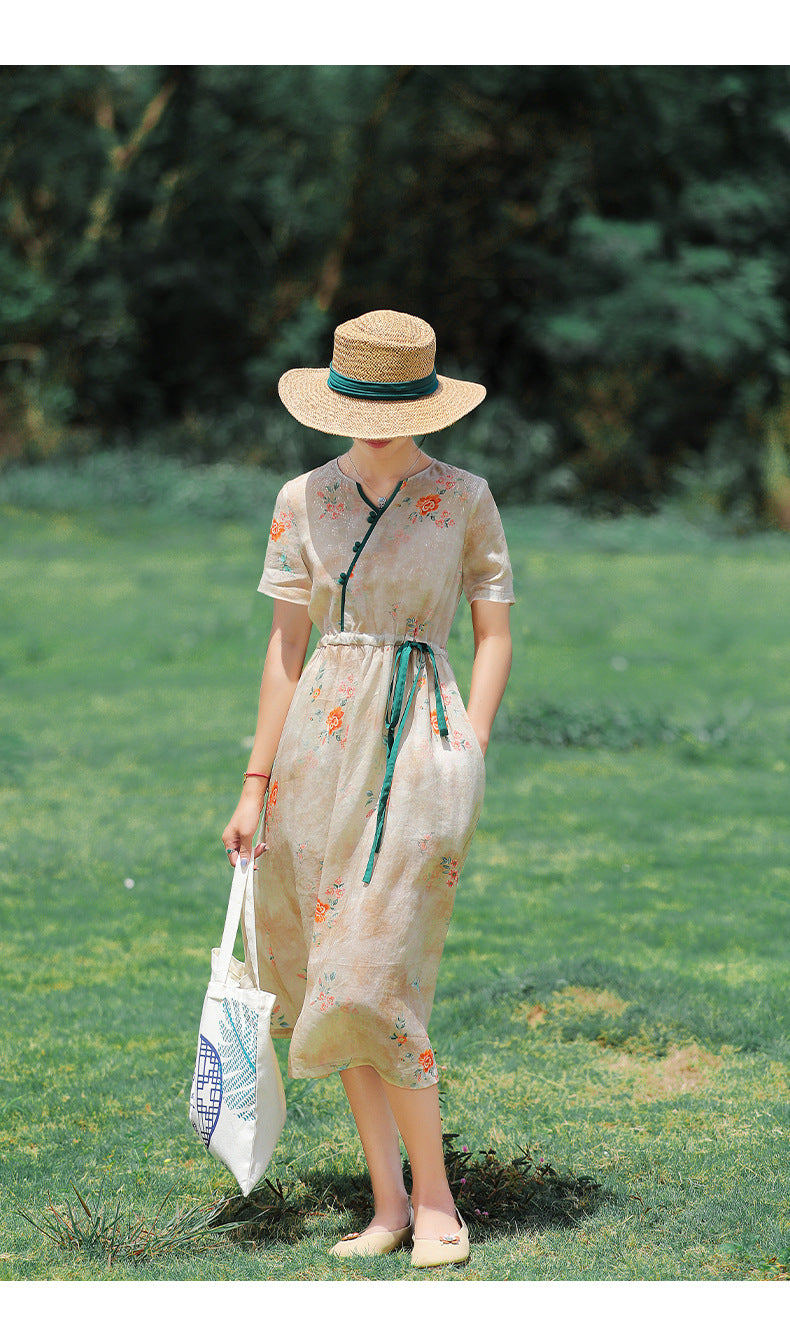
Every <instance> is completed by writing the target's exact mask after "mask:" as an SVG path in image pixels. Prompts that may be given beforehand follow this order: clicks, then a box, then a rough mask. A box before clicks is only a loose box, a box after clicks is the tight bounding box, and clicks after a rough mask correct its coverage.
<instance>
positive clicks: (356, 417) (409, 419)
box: [277, 367, 486, 441]
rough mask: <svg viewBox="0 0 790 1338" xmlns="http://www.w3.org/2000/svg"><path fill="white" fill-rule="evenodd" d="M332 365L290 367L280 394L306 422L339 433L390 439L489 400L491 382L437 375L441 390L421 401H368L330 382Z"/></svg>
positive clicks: (435, 427) (435, 428) (436, 426)
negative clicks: (484, 384) (487, 390)
mask: <svg viewBox="0 0 790 1338" xmlns="http://www.w3.org/2000/svg"><path fill="white" fill-rule="evenodd" d="M328 376H329V368H328V367H295V368H293V369H292V370H291V371H290V372H284V373H283V375H282V376H281V377H280V382H279V385H278V387H277V389H278V391H279V394H280V399H281V400H282V402H283V404H284V405H285V407H286V409H287V410H288V412H289V413H290V414H292V415H293V417H294V418H295V419H296V420H297V421H298V422H300V423H303V424H304V426H305V427H314V428H316V429H317V430H318V431H319V432H328V433H329V434H330V435H331V436H336V437H357V438H358V439H360V440H364V439H365V438H368V439H369V440H371V441H384V440H386V439H388V438H392V437H413V436H417V435H419V434H421V433H429V432H439V431H440V430H441V429H442V428H443V427H449V426H450V424H451V423H457V422H458V419H459V418H463V417H464V415H465V414H468V413H471V411H472V409H476V408H477V406H478V404H481V403H482V401H483V400H484V399H485V395H486V390H485V386H479V385H477V384H476V383H475V382H474V381H454V380H453V379H452V378H451V377H449V376H437V378H436V379H437V380H438V382H439V389H438V390H435V391H434V392H433V394H432V395H426V396H424V397H423V398H422V399H418V400H368V399H357V398H355V397H354V396H351V395H341V394H340V393H339V392H338V391H336V390H330V388H329V386H328V385H327V383H326V382H327V377H328Z"/></svg>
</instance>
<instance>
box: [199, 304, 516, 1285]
mask: <svg viewBox="0 0 790 1338" xmlns="http://www.w3.org/2000/svg"><path fill="white" fill-rule="evenodd" d="M435 349H436V340H435V336H434V333H433V330H432V329H431V327H430V326H429V325H427V324H426V323H425V322H424V321H421V320H419V319H417V318H416V317H414V316H408V315H405V314H403V313H400V312H393V311H375V312H369V313H368V314H367V315H365V316H361V317H359V318H358V319H356V320H352V321H348V322H346V323H345V324H343V325H340V326H338V328H337V330H336V332H335V340H334V354H333V359H332V364H331V366H330V367H329V368H319V369H295V370H292V371H289V372H286V373H285V374H284V376H283V377H282V378H281V380H280V385H279V392H280V397H281V399H282V401H283V403H284V404H285V406H286V408H287V409H288V410H289V412H290V413H292V414H293V415H294V417H295V418H297V419H298V421H299V422H300V423H303V424H305V425H307V426H309V427H313V428H317V429H319V430H321V431H323V432H329V433H334V434H336V435H338V436H343V437H346V438H350V439H351V445H350V447H349V449H348V450H346V451H345V452H344V453H343V454H342V455H341V456H339V457H338V458H337V459H333V460H331V461H330V462H329V463H328V464H326V465H323V466H322V467H321V468H319V469H315V470H313V471H311V472H310V473H308V474H305V475H302V476H301V477H300V478H298V479H294V480H292V481H291V482H290V483H287V484H286V485H285V487H284V488H283V489H282V490H281V492H280V494H279V497H278V499H277V502H276V505H275V511H274V518H273V521H272V526H271V532H270V538H269V544H268V548H267V553H266V561H265V566H264V572H263V577H262V580H261V584H260V587H259V588H260V590H261V591H263V592H264V593H266V594H268V595H271V596H273V598H274V601H275V602H274V614H273V620H272V631H271V637H270V641H269V647H268V651H267V655H266V661H265V665H264V670H263V677H262V681H261V692H260V703H259V713H258V725H257V731H256V734H255V742H254V744H253V748H252V753H251V756H250V761H249V767H248V770H247V772H246V773H245V779H244V785H243V790H242V796H241V799H240V802H239V805H238V807H237V809H236V812H235V813H234V815H233V817H232V818H231V820H230V822H229V824H228V826H227V827H226V829H225V832H224V835H223V842H224V844H225V848H226V850H227V853H228V857H229V859H230V861H231V863H232V864H234V865H235V862H236V860H237V859H238V858H241V859H249V858H250V854H251V843H252V837H253V834H254V832H255V829H256V826H257V822H258V818H259V815H260V813H261V811H262V807H263V804H264V802H265V803H266V816H265V823H264V829H263V833H262V836H263V841H262V843H261V844H260V845H258V846H256V848H255V858H256V859H258V858H259V856H264V858H261V859H259V868H258V873H257V876H256V884H255V896H256V926H257V934H258V958H259V961H260V962H261V963H263V964H264V965H263V966H262V975H261V982H260V984H261V988H262V989H264V990H268V991H270V992H271V993H273V994H276V996H277V1003H276V1006H275V1010H274V1013H273V1018H272V1028H273V1033H274V1035H275V1036H276V1035H281V1036H290V1037H291V1044H290V1051H289V1062H288V1071H289V1074H290V1076H292V1077H295V1078H310V1077H323V1076H325V1075H327V1074H329V1073H340V1076H341V1079H342V1082H343V1085H344V1087H345V1090H346V1094H347V1096H348V1100H349V1103H350V1105H351V1110H352V1112H353V1115H354V1119H355V1121H356V1125H357V1128H358V1131H359V1135H360V1139H361V1142H362V1147H363V1150H364V1153H365V1157H366V1160H367V1164H368V1168H369V1171H370V1177H371V1184H372V1189H373V1198H374V1207H375V1211H374V1216H373V1218H372V1221H371V1222H370V1224H369V1225H368V1227H367V1228H366V1230H365V1231H363V1232H361V1233H354V1234H352V1235H351V1236H348V1237H344V1238H343V1239H342V1240H341V1241H339V1242H338V1243H337V1244H336V1245H335V1246H334V1247H333V1253H334V1254H335V1255H341V1256H349V1255H358V1254H383V1253H387V1252H389V1251H390V1250H392V1249H395V1248H396V1247H397V1246H399V1245H401V1244H405V1243H407V1241H409V1240H410V1239H411V1240H412V1243H413V1248H412V1263H413V1264H414V1265H415V1266H416V1267H425V1266H430V1265H434V1264H441V1263H450V1262H459V1261H462V1260H464V1259H466V1258H467V1257H468V1254H469V1238H468V1231H467V1228H466V1226H465V1224H464V1223H463V1222H462V1220H461V1219H460V1217H459V1215H458V1214H457V1211H456V1208H455V1204H454V1202H453V1198H452V1194H451V1192H450V1188H449V1185H448V1183H447V1177H446V1174H445V1166H444V1156H443V1148H442V1133H441V1122H440V1114H439V1101H438V1089H437V1082H438V1072H437V1067H436V1062H435V1058H434V1053H433V1049H432V1046H431V1044H430V1041H429V1039H428V1033H427V1025H428V1019H429V1015H430V1011H431V1005H432V1002H433V995H434V989H435V985H436V977H437V973H438V967H439V959H440V956H441V952H442V948H443V945H444V940H445V936H446V933H447V927H448V924H449V920H450V915H451V912H452V906H453V900H454V897H455V886H456V883H457V881H458V875H459V873H460V871H461V868H462V866H463V863H464V860H465V858H466V854H467V851H468V849H469V845H470V842H471V839H472V836H473V833H474V830H475V827H476V825H477V820H478V817H479V814H480V809H481V806H482V802H483V790H484V784H485V764H484V761H483V756H484V753H485V751H486V747H487V745H488V739H489V734H490V730H491V725H492V722H493V719H494V716H495V714H496V711H497V708H498V706H499V703H500V701H501V699H502V694H503V692H504V689H505V684H506V682H507V677H508V673H509V669H510V658H511V643H510V631H509V615H510V609H509V605H510V604H511V603H512V602H513V594H512V579H511V572H510V564H509V560H508V555H507V547H506V544H505V537H504V533H503V530H502V524H501V521H500V519H499V515H498V512H497V509H496V506H495V505H494V501H493V498H492V497H491V493H490V491H489V489H488V486H487V484H486V483H485V481H484V480H483V479H481V478H477V477H476V476H475V475H473V474H470V473H467V472H466V471H465V470H462V469H457V468H455V467H452V466H449V465H446V464H442V463H441V462H440V461H438V460H433V459H431V458H430V457H428V456H427V455H425V454H424V453H423V451H422V450H421V449H420V448H419V447H418V446H417V445H416V444H415V441H414V436H415V435H417V434H420V433H430V432H434V431H438V430H439V429H440V428H443V427H446V426H448V425H449V424H450V423H453V422H455V421H457V420H458V419H459V418H461V417H462V416H463V415H464V414H466V413H468V412H470V411H471V410H472V409H474V408H475V407H476V406H477V405H478V404H479V403H480V402H481V401H482V399H483V398H484V396H485V390H484V388H483V387H482V386H478V385H474V384H472V383H470V382H464V381H458V380H450V379H448V378H446V377H437V375H436V372H435V368H434V355H435ZM462 591H463V592H464V593H465V595H466V597H467V599H468V600H469V602H470V605H471V610H472V623H473V629H474V642H475V653H474V665H473V671H472V682H471V690H470V694H469V703H468V708H467V709H466V710H465V709H464V705H463V702H462V701H461V697H460V693H459V690H458V687H457V685H456V682H455V678H454V676H453V672H452V669H451V667H450V664H449V662H448V659H447V654H446V650H445V645H446V641H447V637H448V634H449V631H450V626H451V624H452V620H453V617H454V615H455V612H456V609H457V606H458V602H459V599H460V595H461V592H462ZM313 624H315V625H316V626H317V627H318V629H319V630H320V632H321V634H322V635H321V637H320V640H319V642H318V644H317V646H316V649H315V652H314V654H313V656H312V657H311V659H310V661H309V663H308V664H307V665H306V666H305V665H304V660H305V655H306V652H307V645H308V640H309V637H310V632H311V627H312V625H313ZM267 791H268V796H267ZM399 1134H400V1136H401V1137H402V1138H403V1142H404V1145H405V1147H406V1152H407V1154H408V1157H409V1162H410V1165H411V1171H412V1196H411V1203H410V1202H409V1199H408V1196H407V1193H406V1189H405V1187H404V1182H403V1175H402V1169H401V1155H400V1142H399Z"/></svg>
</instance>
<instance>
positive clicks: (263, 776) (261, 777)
mask: <svg viewBox="0 0 790 1338" xmlns="http://www.w3.org/2000/svg"><path fill="white" fill-rule="evenodd" d="M248 776H255V777H257V779H258V780H269V779H270V777H269V776H267V775H266V772H265V771H245V773H244V779H245V780H246V779H247V777H248Z"/></svg>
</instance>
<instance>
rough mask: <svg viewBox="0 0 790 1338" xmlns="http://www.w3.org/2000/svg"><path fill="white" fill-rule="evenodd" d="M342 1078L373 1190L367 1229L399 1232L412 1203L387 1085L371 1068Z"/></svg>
mask: <svg viewBox="0 0 790 1338" xmlns="http://www.w3.org/2000/svg"><path fill="white" fill-rule="evenodd" d="M340 1076H341V1078H342V1080H343V1086H344V1088H345V1090H346V1096H347V1097H348V1102H349V1105H350V1106H351V1113H352V1115H353V1116H354V1120H355V1122H356V1126H357V1129H358V1131H359V1137H360V1140H361V1142H362V1151H363V1152H364V1154H365V1160H366V1162H367V1164H368V1170H369V1172H370V1183H371V1186H372V1188H373V1203H374V1214H373V1218H372V1220H371V1222H370V1224H369V1226H368V1228H367V1229H368V1230H370V1228H371V1227H385V1228H386V1229H387V1230H388V1231H399V1230H400V1229H401V1228H402V1227H405V1226H406V1225H407V1223H408V1220H409V1200H408V1195H407V1193H406V1187H405V1185H404V1183H403V1169H402V1166H401V1150H400V1138H399V1137H398V1127H397V1125H396V1123H395V1120H394V1118H393V1113H392V1109H391V1108H390V1104H389V1102H388V1100H387V1094H386V1093H385V1090H384V1088H385V1084H384V1082H383V1081H382V1079H381V1078H380V1077H379V1075H378V1073H377V1072H376V1070H375V1069H373V1068H370V1067H369V1066H368V1065H359V1066H358V1067H357V1068H352V1069H345V1070H344V1071H343V1072H342V1073H341V1075H340ZM387 1089H388V1090H389V1084H387ZM362 1234H363V1235H364V1234H365V1233H364V1232H363V1233H362Z"/></svg>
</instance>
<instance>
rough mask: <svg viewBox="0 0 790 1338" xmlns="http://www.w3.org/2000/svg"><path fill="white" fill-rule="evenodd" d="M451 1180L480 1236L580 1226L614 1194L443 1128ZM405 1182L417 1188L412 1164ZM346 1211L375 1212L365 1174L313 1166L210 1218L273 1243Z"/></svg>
mask: <svg viewBox="0 0 790 1338" xmlns="http://www.w3.org/2000/svg"><path fill="white" fill-rule="evenodd" d="M443 1138H444V1144H445V1164H446V1166H447V1178H448V1180H449V1183H450V1188H451V1189H452V1191H453V1196H454V1198H455V1201H456V1203H457V1205H458V1209H459V1212H460V1213H461V1215H462V1216H463V1217H464V1219H465V1221H466V1222H467V1225H468V1226H470V1227H471V1228H472V1230H473V1233H474V1235H475V1236H477V1237H486V1236H494V1235H497V1236H499V1235H504V1234H508V1233H509V1232H513V1231H518V1230H520V1231H523V1230H525V1229H527V1230H533V1231H538V1230H545V1229H547V1228H549V1227H554V1228H556V1227H569V1228H570V1227H574V1226H576V1225H577V1224H578V1223H579V1221H580V1220H581V1219H582V1218H587V1217H589V1216H591V1215H592V1214H593V1213H594V1212H595V1211H596V1210H597V1209H598V1208H599V1206H601V1204H602V1203H603V1202H604V1201H607V1200H609V1199H610V1198H611V1197H612V1196H611V1195H610V1194H609V1193H608V1192H607V1191H605V1190H603V1188H602V1186H601V1184H600V1183H599V1182H598V1181H597V1180H595V1179H594V1178H593V1177H592V1176H586V1175H582V1176H574V1175H569V1174H565V1175H561V1174H559V1173H558V1172H557V1171H555V1170H554V1167H553V1166H551V1165H550V1164H549V1163H548V1162H546V1161H544V1160H543V1159H542V1158H541V1159H540V1161H539V1162H537V1163H536V1162H534V1161H533V1159H532V1157H531V1156H530V1154H529V1152H526V1151H522V1153H521V1155H520V1156H518V1157H515V1158H513V1160H512V1161H509V1162H502V1161H500V1159H499V1157H498V1156H497V1153H496V1152H495V1150H494V1149H493V1148H487V1149H485V1150H481V1151H479V1152H478V1153H477V1154H474V1153H472V1152H470V1151H469V1149H468V1148H467V1147H465V1146H462V1147H461V1148H458V1147H456V1146H455V1145H456V1143H457V1142H458V1135H457V1134H444V1135H443ZM404 1178H405V1181H406V1188H407V1189H408V1190H410V1189H411V1183H410V1175H409V1168H408V1164H406V1165H405V1166H404ZM337 1212H340V1213H348V1214H349V1215H350V1217H351V1218H352V1219H353V1222H354V1226H355V1227H358V1226H359V1227H362V1226H364V1225H365V1224H367V1222H368V1221H369V1220H370V1217H371V1215H372V1212H373V1197H372V1194H371V1190H370V1183H369V1181H368V1179H367V1177H366V1176H364V1175H336V1176H333V1175H330V1174H327V1173H326V1172H322V1171H308V1172H306V1173H305V1174H304V1175H303V1176H301V1177H299V1178H298V1179H296V1180H294V1181H291V1182H288V1183H287V1184H286V1185H283V1184H282V1183H281V1181H279V1180H278V1181H277V1182H276V1184H273V1183H272V1182H271V1181H270V1180H265V1181H264V1182H263V1184H262V1185H261V1186H260V1187H259V1188H257V1189H255V1190H253V1192H252V1193H251V1194H249V1195H248V1196H247V1197H246V1198H245V1197H244V1196H243V1195H241V1194H236V1195H232V1196H230V1197H228V1198H227V1199H224V1200H223V1201H222V1202H221V1203H220V1204H218V1205H217V1206H216V1211H215V1215H214V1217H213V1219H212V1224H213V1225H215V1226H217V1227H222V1228H223V1229H224V1230H226V1231H229V1232H230V1234H231V1235H233V1236H235V1237H236V1238H237V1239H239V1240H249V1241H256V1240H257V1241H259V1242H261V1243H263V1242H272V1241H289V1242H293V1241H296V1240H298V1239H300V1238H301V1237H302V1236H303V1235H304V1234H305V1218H306V1217H307V1216H308V1215H315V1214H319V1215H322V1214H330V1213H337Z"/></svg>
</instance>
